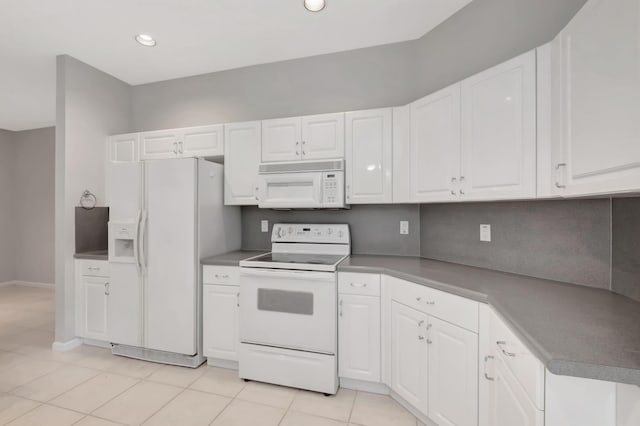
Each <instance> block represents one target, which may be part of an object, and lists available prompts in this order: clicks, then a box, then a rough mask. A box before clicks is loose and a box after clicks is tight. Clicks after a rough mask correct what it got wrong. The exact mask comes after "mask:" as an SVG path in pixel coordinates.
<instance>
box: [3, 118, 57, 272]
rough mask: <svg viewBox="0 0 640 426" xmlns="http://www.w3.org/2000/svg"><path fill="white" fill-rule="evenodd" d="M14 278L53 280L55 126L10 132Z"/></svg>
mask: <svg viewBox="0 0 640 426" xmlns="http://www.w3.org/2000/svg"><path fill="white" fill-rule="evenodd" d="M14 144H15V157H14V161H15V167H16V168H15V181H14V182H15V185H14V191H15V192H14V197H13V204H14V209H15V214H14V217H15V220H16V222H15V225H14V232H15V235H14V240H13V250H14V251H15V256H16V258H15V268H16V271H15V278H14V279H15V280H18V281H27V282H35V283H44V284H53V282H54V203H55V201H54V177H55V171H54V167H55V161H54V150H55V129H54V128H53V127H48V128H43V129H35V130H25V131H22V132H16V133H15V134H14Z"/></svg>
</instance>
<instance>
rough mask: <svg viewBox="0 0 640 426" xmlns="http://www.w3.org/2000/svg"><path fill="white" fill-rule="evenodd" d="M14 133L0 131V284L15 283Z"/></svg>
mask: <svg viewBox="0 0 640 426" xmlns="http://www.w3.org/2000/svg"><path fill="white" fill-rule="evenodd" d="M14 157H15V153H14V144H13V132H9V131H7V130H0V283H3V282H7V281H13V279H14V276H15V262H14V260H15V256H14V248H13V240H14V238H13V208H12V206H13V200H12V198H13V173H14V169H15V168H14V161H13V159H14Z"/></svg>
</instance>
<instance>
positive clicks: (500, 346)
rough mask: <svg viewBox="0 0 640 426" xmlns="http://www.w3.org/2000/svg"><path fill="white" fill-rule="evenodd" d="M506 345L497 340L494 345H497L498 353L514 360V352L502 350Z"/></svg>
mask: <svg viewBox="0 0 640 426" xmlns="http://www.w3.org/2000/svg"><path fill="white" fill-rule="evenodd" d="M506 344H507V342H505V341H504V340H498V341H497V342H496V345H498V348H500V351H501V352H502V353H503V354H504V355H506V356H509V357H511V358H515V356H516V354H515V352H509V351H506V350H505V349H504V346H505V345H506Z"/></svg>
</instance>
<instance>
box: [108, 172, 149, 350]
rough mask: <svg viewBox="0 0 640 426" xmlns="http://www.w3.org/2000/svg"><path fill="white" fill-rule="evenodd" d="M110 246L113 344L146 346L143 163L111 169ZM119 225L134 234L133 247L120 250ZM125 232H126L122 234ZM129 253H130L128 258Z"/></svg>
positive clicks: (109, 311) (110, 312) (109, 325)
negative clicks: (140, 238) (141, 262)
mask: <svg viewBox="0 0 640 426" xmlns="http://www.w3.org/2000/svg"><path fill="white" fill-rule="evenodd" d="M109 167H110V168H111V173H110V176H109V189H110V193H111V197H110V204H111V205H110V209H109V219H110V222H111V225H112V226H110V230H109V231H110V237H109V238H110V240H111V242H110V244H109V259H110V261H109V267H110V278H109V301H108V305H107V311H108V316H107V325H108V327H107V329H108V330H109V340H110V341H111V342H112V343H118V344H123V345H131V346H141V345H142V277H141V274H140V267H139V264H138V259H137V256H136V255H137V248H138V246H137V236H138V235H137V230H138V223H139V222H138V221H139V219H140V217H139V216H140V211H141V209H142V191H141V190H142V179H141V178H142V169H143V165H142V163H112V164H110V165H109ZM117 223H121V224H127V226H125V227H126V228H128V230H129V231H130V232H133V233H135V235H131V236H130V237H131V238H130V239H131V240H132V241H131V244H132V246H129V245H128V244H127V243H126V241H125V242H122V244H121V246H120V247H119V249H120V250H119V251H120V253H118V252H117V251H118V250H116V249H117V248H118V245H117V244H115V241H114V240H115V239H116V235H115V234H116V233H115V232H114V226H115V224H117ZM120 231H122V230H120ZM126 251H130V253H129V254H130V256H127V253H125V252H126Z"/></svg>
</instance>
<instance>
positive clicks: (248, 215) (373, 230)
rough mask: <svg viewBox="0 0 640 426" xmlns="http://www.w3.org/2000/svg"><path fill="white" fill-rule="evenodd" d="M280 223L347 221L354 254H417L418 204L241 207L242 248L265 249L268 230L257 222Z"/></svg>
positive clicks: (268, 235) (418, 237) (270, 227)
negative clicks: (404, 226) (404, 229)
mask: <svg viewBox="0 0 640 426" xmlns="http://www.w3.org/2000/svg"><path fill="white" fill-rule="evenodd" d="M262 219H267V220H269V231H271V229H272V227H273V224H275V223H279V222H283V223H347V224H349V226H350V229H351V240H352V241H351V243H352V252H353V253H354V254H392V255H400V256H419V255H420V207H419V206H418V205H408V204H407V205H366V206H353V207H352V208H351V209H350V210H293V211H281V210H267V209H258V208H257V207H243V208H242V248H243V249H246V250H268V249H270V248H271V242H270V237H271V234H270V232H269V233H262V232H260V221H261V220H262ZM401 220H408V221H409V235H400V221H401Z"/></svg>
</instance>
